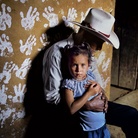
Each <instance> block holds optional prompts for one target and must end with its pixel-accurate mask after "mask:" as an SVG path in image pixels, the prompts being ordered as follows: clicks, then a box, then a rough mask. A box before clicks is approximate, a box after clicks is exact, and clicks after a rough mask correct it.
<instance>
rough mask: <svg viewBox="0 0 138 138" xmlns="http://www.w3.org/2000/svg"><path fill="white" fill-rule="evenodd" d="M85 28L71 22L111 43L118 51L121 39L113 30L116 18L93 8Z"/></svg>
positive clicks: (86, 20) (88, 15)
mask: <svg viewBox="0 0 138 138" xmlns="http://www.w3.org/2000/svg"><path fill="white" fill-rule="evenodd" d="M84 22H85V23H86V25H85V26H83V25H82V24H80V23H78V22H75V21H71V23H73V24H75V25H78V26H80V27H81V28H83V29H85V30H87V31H89V32H91V33H93V34H94V35H96V36H97V37H100V38H101V39H102V40H104V41H106V42H108V43H110V44H111V45H112V46H114V47H115V48H116V49H118V48H119V44H120V43H119V39H118V37H117V35H116V34H115V33H114V31H113V30H112V27H113V24H114V22H115V18H114V17H113V16H112V15H111V14H109V13H108V12H105V11H103V10H101V9H96V8H91V9H90V10H89V12H88V14H87V16H86V18H85V20H84Z"/></svg>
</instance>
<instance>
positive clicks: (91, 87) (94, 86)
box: [85, 80, 102, 95]
mask: <svg viewBox="0 0 138 138" xmlns="http://www.w3.org/2000/svg"><path fill="white" fill-rule="evenodd" d="M85 88H87V92H90V93H91V95H95V94H98V93H100V92H101V91H102V89H101V86H100V85H99V84H98V83H97V82H95V81H92V80H90V81H89V82H88V84H86V85H85Z"/></svg>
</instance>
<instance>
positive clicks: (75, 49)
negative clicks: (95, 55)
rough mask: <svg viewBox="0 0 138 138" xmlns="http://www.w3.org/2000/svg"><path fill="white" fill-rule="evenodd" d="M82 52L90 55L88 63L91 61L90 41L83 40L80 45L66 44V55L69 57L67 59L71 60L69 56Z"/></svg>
mask: <svg viewBox="0 0 138 138" xmlns="http://www.w3.org/2000/svg"><path fill="white" fill-rule="evenodd" d="M80 54H82V55H86V56H87V57H88V63H89V64H90V63H91V57H92V50H91V47H90V45H89V44H88V43H86V42H83V43H81V44H79V45H66V47H65V55H66V57H67V60H69V58H70V57H72V56H77V55H80Z"/></svg>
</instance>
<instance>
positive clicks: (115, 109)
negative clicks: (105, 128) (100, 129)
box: [106, 101, 138, 138]
mask: <svg viewBox="0 0 138 138" xmlns="http://www.w3.org/2000/svg"><path fill="white" fill-rule="evenodd" d="M106 122H107V124H110V125H115V126H119V127H121V128H122V130H123V132H124V133H125V135H126V138H138V111H137V110H136V109H135V108H133V107H130V106H127V105H122V104H118V103H113V102H110V101H109V102H108V111H107V113H106Z"/></svg>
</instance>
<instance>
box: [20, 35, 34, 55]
mask: <svg viewBox="0 0 138 138" xmlns="http://www.w3.org/2000/svg"><path fill="white" fill-rule="evenodd" d="M19 43H20V51H21V52H22V53H25V54H26V55H31V52H32V47H33V46H35V45H36V38H35V35H33V36H32V35H30V36H29V37H28V39H27V41H26V42H25V44H23V41H22V40H20V41H19ZM25 51H26V52H25Z"/></svg>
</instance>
